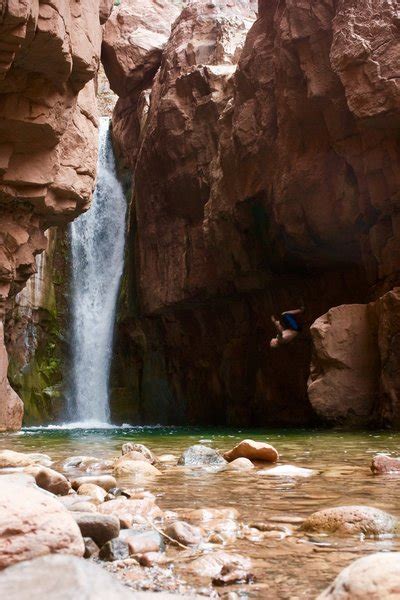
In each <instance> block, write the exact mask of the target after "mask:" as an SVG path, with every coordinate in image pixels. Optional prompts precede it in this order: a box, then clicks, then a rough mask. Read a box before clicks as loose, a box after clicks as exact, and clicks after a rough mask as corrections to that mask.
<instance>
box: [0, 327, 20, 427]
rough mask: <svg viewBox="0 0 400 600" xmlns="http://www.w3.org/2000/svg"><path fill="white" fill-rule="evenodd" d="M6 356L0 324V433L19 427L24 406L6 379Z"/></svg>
mask: <svg viewBox="0 0 400 600" xmlns="http://www.w3.org/2000/svg"><path fill="white" fill-rule="evenodd" d="M7 370H8V356H7V352H6V349H5V346H4V328H3V323H2V322H0V431H7V430H11V431H12V430H18V429H20V427H21V423H22V416H23V413H24V405H23V404H22V400H21V399H20V397H19V396H18V394H17V393H16V392H14V390H13V389H12V387H11V386H10V384H9V382H8V379H7Z"/></svg>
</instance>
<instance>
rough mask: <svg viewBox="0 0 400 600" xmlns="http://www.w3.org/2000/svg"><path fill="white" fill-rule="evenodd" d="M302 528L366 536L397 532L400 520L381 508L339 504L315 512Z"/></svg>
mask: <svg viewBox="0 0 400 600" xmlns="http://www.w3.org/2000/svg"><path fill="white" fill-rule="evenodd" d="M301 529H302V530H303V531H307V532H326V533H336V534H343V535H352V534H358V533H363V534H364V535H366V536H379V535H383V534H388V533H396V532H397V531H398V530H399V520H398V519H397V518H396V517H394V516H393V515H391V514H389V513H387V512H384V511H383V510H380V509H379V508H372V507H370V506H337V507H335V508H326V509H324V510H319V511H317V512H315V513H313V514H312V515H311V516H309V517H307V519H306V520H305V521H304V523H303V525H302V526H301Z"/></svg>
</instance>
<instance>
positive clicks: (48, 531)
mask: <svg viewBox="0 0 400 600" xmlns="http://www.w3.org/2000/svg"><path fill="white" fill-rule="evenodd" d="M83 552H84V543H83V539H82V535H81V534H80V531H79V528H78V526H77V524H76V522H75V520H74V519H73V517H72V516H71V513H69V512H68V511H67V509H66V508H65V507H64V506H63V505H62V504H61V503H60V502H59V501H58V500H57V499H55V498H53V497H51V496H50V495H48V494H44V493H43V492H41V491H39V490H37V489H34V488H32V487H29V486H21V485H16V484H10V483H2V484H1V485H0V569H4V568H5V567H8V566H10V565H12V564H14V563H16V562H20V561H24V560H29V559H31V558H34V557H36V556H42V555H44V554H52V553H62V554H74V555H76V556H83ZM0 595H1V594H0ZM1 596H2V597H6V596H3V595H1Z"/></svg>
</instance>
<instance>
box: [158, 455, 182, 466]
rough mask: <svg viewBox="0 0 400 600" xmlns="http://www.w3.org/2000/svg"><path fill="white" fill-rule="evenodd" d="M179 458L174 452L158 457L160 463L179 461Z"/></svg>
mask: <svg viewBox="0 0 400 600" xmlns="http://www.w3.org/2000/svg"><path fill="white" fill-rule="evenodd" d="M177 461H178V459H177V457H176V456H174V454H161V455H160V456H159V457H158V462H160V463H167V464H168V463H175V464H176V463H177Z"/></svg>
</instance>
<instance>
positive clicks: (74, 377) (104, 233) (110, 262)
mask: <svg viewBox="0 0 400 600" xmlns="http://www.w3.org/2000/svg"><path fill="white" fill-rule="evenodd" d="M125 214H126V200H125V197H124V193H123V189H122V186H121V184H120V182H119V181H118V179H117V176H116V167H115V158H114V153H113V148H112V143H111V136H110V132H109V119H108V118H102V119H101V121H100V129H99V158H98V171H97V181H96V187H95V191H94V194H93V201H92V205H91V207H90V209H89V210H88V212H87V213H85V214H84V215H82V216H80V217H79V218H78V219H76V220H75V221H74V222H73V223H72V224H71V248H72V373H71V385H70V393H69V401H68V412H69V418H70V420H71V421H78V422H82V423H90V424H91V425H94V424H104V423H107V422H108V421H109V418H110V410H109V392H108V381H109V374H110V363H111V354H112V342H113V331H114V323H115V310H116V303H117V296H118V289H119V283H120V279H121V275H122V269H123V261H124V247H125Z"/></svg>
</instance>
